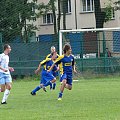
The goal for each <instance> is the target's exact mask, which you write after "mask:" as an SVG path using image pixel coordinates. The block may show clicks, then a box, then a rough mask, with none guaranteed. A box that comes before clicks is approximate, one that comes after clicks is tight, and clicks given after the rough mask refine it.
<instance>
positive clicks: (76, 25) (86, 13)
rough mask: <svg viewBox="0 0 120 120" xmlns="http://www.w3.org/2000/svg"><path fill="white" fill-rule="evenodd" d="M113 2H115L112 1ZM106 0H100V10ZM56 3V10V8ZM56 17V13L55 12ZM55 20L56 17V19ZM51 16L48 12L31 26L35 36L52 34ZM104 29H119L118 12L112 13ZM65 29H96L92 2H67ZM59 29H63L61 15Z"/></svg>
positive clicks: (41, 0)
mask: <svg viewBox="0 0 120 120" xmlns="http://www.w3.org/2000/svg"><path fill="white" fill-rule="evenodd" d="M114 1H115V0H114ZM42 2H43V3H45V4H47V3H48V2H49V0H38V2H37V3H38V4H39V3H42ZM107 2H108V0H100V4H101V8H104V7H105V5H106V4H107ZM57 5H58V4H57V2H56V8H58V6H57ZM56 15H58V11H57V10H56ZM56 19H57V17H56ZM53 22H54V21H53V14H52V12H48V13H47V14H45V15H43V16H41V17H40V18H38V19H37V20H36V21H34V23H33V24H35V25H36V26H37V27H38V29H39V31H36V36H38V35H43V34H53V33H54V24H53ZM104 27H106V28H108V27H120V11H113V17H112V19H111V20H110V21H109V22H106V23H104ZM66 28H67V29H87V28H96V20H95V12H94V0H68V3H67V4H66ZM61 29H63V15H62V14H61Z"/></svg>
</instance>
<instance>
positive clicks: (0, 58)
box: [0, 55, 8, 72]
mask: <svg viewBox="0 0 120 120" xmlns="http://www.w3.org/2000/svg"><path fill="white" fill-rule="evenodd" d="M1 62H2V57H1V55H0V64H1ZM0 69H1V70H2V71H3V72H7V71H8V70H6V69H5V68H3V67H2V66H1V65H0Z"/></svg>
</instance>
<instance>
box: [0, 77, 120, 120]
mask: <svg viewBox="0 0 120 120" xmlns="http://www.w3.org/2000/svg"><path fill="white" fill-rule="evenodd" d="M38 84H39V81H36V80H35V81H33V80H19V81H18V80H17V81H14V82H13V88H12V90H11V94H10V96H9V98H8V101H7V102H8V104H7V105H0V120H120V77H109V78H95V79H89V80H79V82H74V83H73V90H72V91H68V90H65V91H64V96H63V99H62V101H57V96H58V92H59V83H57V89H56V90H55V91H49V89H48V88H47V93H45V92H43V90H40V91H39V92H38V93H37V95H36V96H31V95H30V92H31V90H32V89H33V88H35V87H36V85H38ZM2 96H3V93H0V99H2Z"/></svg>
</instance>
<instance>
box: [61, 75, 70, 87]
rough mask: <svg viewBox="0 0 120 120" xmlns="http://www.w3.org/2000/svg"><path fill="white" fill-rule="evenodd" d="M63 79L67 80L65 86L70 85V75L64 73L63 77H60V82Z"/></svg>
mask: <svg viewBox="0 0 120 120" xmlns="http://www.w3.org/2000/svg"><path fill="white" fill-rule="evenodd" d="M64 79H66V80H67V84H69V85H72V74H67V73H64V74H63V75H60V82H62V81H63V80H64Z"/></svg>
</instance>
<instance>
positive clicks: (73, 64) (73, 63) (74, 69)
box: [72, 57, 77, 73]
mask: <svg viewBox="0 0 120 120" xmlns="http://www.w3.org/2000/svg"><path fill="white" fill-rule="evenodd" d="M72 68H73V71H74V72H75V73H77V71H76V67H75V59H74V57H73V61H72Z"/></svg>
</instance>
